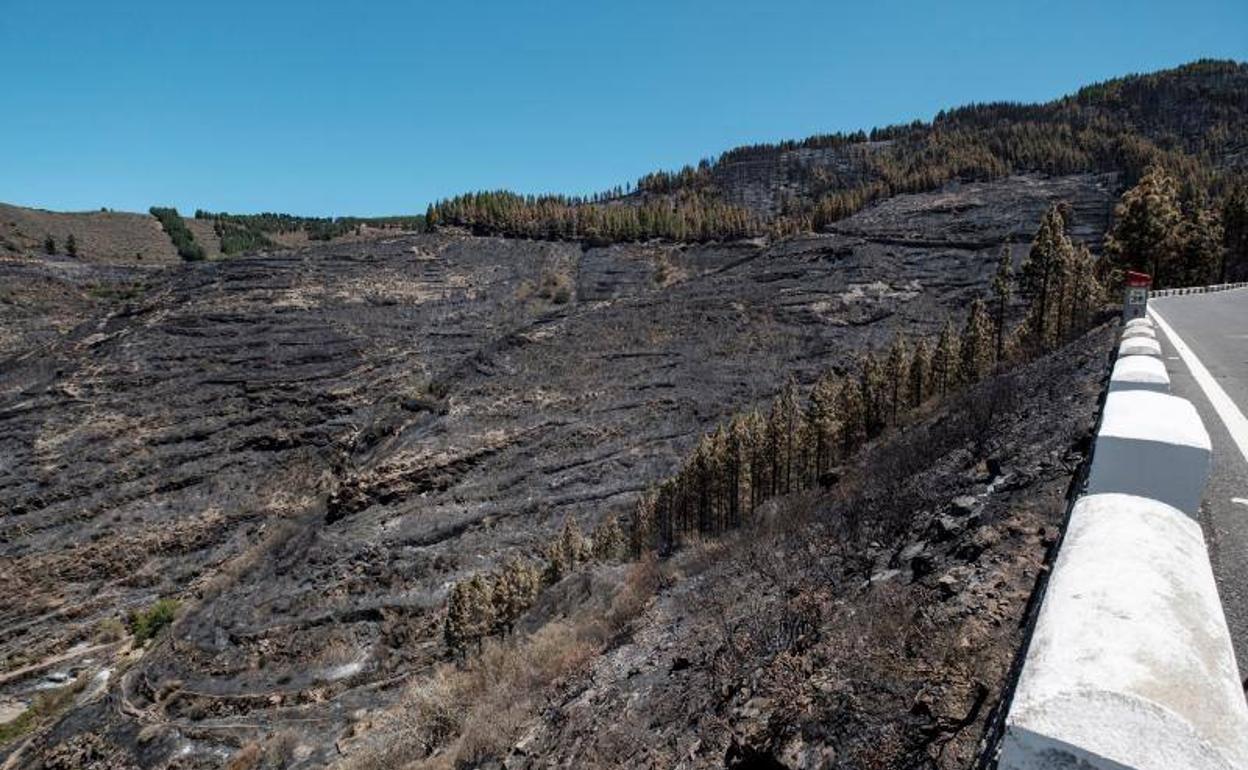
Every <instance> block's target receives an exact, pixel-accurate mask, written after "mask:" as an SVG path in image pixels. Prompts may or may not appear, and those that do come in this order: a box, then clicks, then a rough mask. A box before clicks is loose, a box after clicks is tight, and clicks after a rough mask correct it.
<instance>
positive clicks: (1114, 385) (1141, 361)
mask: <svg viewBox="0 0 1248 770" xmlns="http://www.w3.org/2000/svg"><path fill="white" fill-rule="evenodd" d="M1120 390H1151V391H1154V392H1157V393H1169V392H1170V375H1169V373H1168V372H1166V365H1165V364H1164V363H1162V360H1161V359H1160V358H1153V357H1152V356H1123V357H1122V358H1119V359H1118V361H1117V362H1115V363H1114V371H1113V374H1111V375H1110V376H1109V392H1110V393H1116V392H1118V391H1120Z"/></svg>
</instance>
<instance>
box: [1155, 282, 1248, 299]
mask: <svg viewBox="0 0 1248 770" xmlns="http://www.w3.org/2000/svg"><path fill="white" fill-rule="evenodd" d="M1244 288H1248V281H1241V282H1239V283H1215V284H1213V285H1212V286H1184V287H1181V288H1178V289H1159V290H1157V291H1150V292H1149V293H1148V295H1149V296H1150V297H1175V296H1183V295H1187V294H1209V293H1211V292H1215V291H1230V290H1231V289H1244Z"/></svg>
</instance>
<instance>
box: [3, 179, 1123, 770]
mask: <svg viewBox="0 0 1248 770" xmlns="http://www.w3.org/2000/svg"><path fill="white" fill-rule="evenodd" d="M1113 188H1114V180H1113V178H1112V177H1096V176H1072V177H1059V178H1051V179H1044V178H1039V177H1013V178H1010V179H1006V180H1002V181H997V182H991V183H977V184H963V185H951V186H949V187H947V188H946V189H944V190H942V191H940V192H937V193H931V194H924V195H916V196H900V197H898V198H895V199H893V200H892V201H889V202H888V203H886V204H884V205H880V206H877V207H875V208H871V209H868V210H866V211H864V212H862V213H861V214H860V215H858V216H856V217H853V218H851V219H848V220H845V221H844V222H842V223H840V227H839V230H838V232H837V233H832V234H826V235H817V236H815V235H812V236H804V237H797V238H792V239H788V240H783V241H780V242H777V243H775V244H773V245H768V246H764V245H759V244H752V243H742V244H736V245H730V246H722V245H705V246H686V247H677V246H670V245H652V246H640V245H639V246H613V247H608V248H589V249H583V248H582V247H580V246H579V245H575V244H558V243H538V242H526V241H511V240H502V239H488V238H468V237H462V236H455V235H449V234H442V235H425V236H411V237H404V238H398V239H393V240H387V241H379V242H375V243H358V244H338V245H331V246H326V247H318V248H310V249H306V250H301V251H296V252H290V253H284V254H280V255H273V256H265V257H256V258H248V259H238V260H233V261H229V262H221V263H209V264H197V265H190V266H181V267H178V268H176V269H170V270H166V271H145V272H143V273H141V274H140V273H134V274H130V273H127V272H126V271H125V270H120V272H118V270H119V269H116V268H114V269H111V271H110V272H108V273H107V275H105V274H104V273H100V274H98V275H90V276H86V275H78V274H75V275H73V276H69V277H65V276H61V277H60V278H59V279H58V280H63V281H67V282H68V284H69V285H75V286H79V287H81V286H83V285H86V283H92V282H94V283H92V285H94V284H98V283H105V284H108V285H120V284H129V283H132V282H136V281H141V282H142V284H143V286H144V289H143V291H142V292H139V293H138V294H137V295H131V294H126V295H125V296H121V297H118V298H115V300H114V301H112V302H105V303H104V304H103V305H102V306H101V307H102V308H104V309H107V312H99V311H98V310H94V311H93V310H92V309H91V308H90V307H88V308H86V309H85V310H84V311H83V312H84V313H85V320H82V321H81V323H78V324H77V325H76V326H74V327H73V329H72V331H69V332H68V333H65V334H64V335H63V336H55V335H52V334H51V333H49V332H47V331H46V330H44V331H41V332H40V333H39V335H37V336H36V337H32V338H31V339H38V341H39V344H40V345H41V347H40V348H39V350H38V354H37V355H32V354H31V352H30V349H26V350H14V351H12V352H10V351H8V350H6V351H5V353H4V354H3V357H0V458H2V459H0V556H2V557H3V559H2V560H0V565H2V566H0V595H4V596H6V597H8V601H6V602H5V603H4V605H3V607H2V608H0V628H3V631H2V632H0V658H2V659H3V668H2V669H0V671H3V672H5V673H0V697H2V698H5V699H8V700H10V701H11V702H15V703H19V704H25V703H27V702H29V700H30V698H31V697H32V695H33V694H34V693H35V692H36V691H37V690H36V688H38V687H39V686H40V684H41V682H46V681H50V680H48V679H47V677H48V676H53V677H58V678H59V677H63V676H65V675H68V674H74V675H79V674H82V675H84V676H86V677H88V678H89V677H97V678H96V679H94V680H92V681H94V682H96V683H97V684H98V687H94V686H93V687H92V688H88V689H86V690H85V691H84V692H83V693H82V694H81V695H80V696H79V698H78V700H77V702H76V705H75V706H74V707H73V708H72V709H71V710H70V712H69V714H68V715H67V716H66V717H65V718H64V719H63V720H61V721H60V722H59V723H58V724H57V725H56V726H55V727H54V728H53V729H52V730H51V731H50V732H47V733H42V732H41V733H37V734H36V735H35V736H34V738H33V739H31V740H30V741H29V742H25V743H24V742H22V741H17V742H14V743H10V744H7V745H5V746H4V747H3V748H0V752H5V753H8V754H9V755H10V757H11V758H12V759H13V761H14V763H15V764H16V765H17V766H40V765H41V763H44V762H45V761H47V762H51V763H52V764H47V765H45V766H49V767H50V766H54V765H55V761H62V760H64V761H71V760H72V759H73V758H75V757H76V758H79V759H80V758H81V757H83V756H94V755H95V754H98V755H100V756H104V757H108V758H109V760H108V761H109V762H113V763H114V764H116V765H118V766H120V765H125V764H129V765H133V766H139V767H164V766H177V767H200V766H202V767H215V766H217V765H218V764H220V763H221V761H222V759H223V757H225V756H228V755H230V754H231V753H233V752H235V751H236V750H237V748H238V747H239V746H240V745H242V744H244V743H246V742H247V741H250V740H255V739H259V738H264V737H265V736H269V735H271V734H273V733H274V732H277V731H281V732H282V733H283V734H285V735H288V736H289V740H290V741H291V742H292V745H293V747H294V748H292V749H291V756H292V757H294V758H295V764H296V765H297V766H302V767H312V766H320V765H322V764H325V763H327V762H329V761H330V760H331V759H332V758H334V757H335V756H337V752H338V751H339V749H338V748H336V746H337V745H339V744H340V742H342V741H345V739H346V738H347V737H348V736H349V735H351V734H353V733H354V732H355V731H356V730H357V728H358V725H359V724H360V723H361V722H364V721H366V720H367V715H368V713H369V712H370V711H372V710H377V709H384V708H385V707H386V706H387V705H388V704H390V703H391V702H392V701H393V700H394V699H395V698H397V697H398V696H399V693H400V692H401V688H402V686H403V685H404V684H405V683H407V682H410V681H412V680H413V678H418V677H419V676H421V675H422V674H423V673H425V672H427V671H428V670H429V667H430V665H431V664H433V663H434V662H435V661H436V660H439V659H441V657H442V656H443V651H442V647H441V642H440V629H439V627H438V622H439V614H438V609H439V608H440V606H441V603H442V601H443V599H444V596H445V591H446V589H447V586H448V585H449V583H450V581H453V580H455V579H458V578H460V577H462V576H464V575H466V574H468V573H469V572H472V571H475V570H479V569H482V568H485V567H489V566H490V565H492V564H494V563H496V561H497V560H498V559H499V558H501V557H502V556H504V555H505V554H508V553H514V552H524V551H526V550H535V549H537V548H539V547H540V546H541V545H542V543H543V542H544V541H545V540H546V538H547V537H548V536H549V534H550V533H551V532H552V531H553V530H554V528H555V527H557V526H558V525H559V523H560V522H561V521H562V520H563V518H564V517H565V516H573V517H576V518H577V519H579V520H581V521H582V522H585V523H589V522H592V521H593V520H595V519H596V518H598V517H599V516H601V515H602V514H604V513H607V512H621V511H623V510H625V509H626V507H627V506H628V504H629V503H630V501H631V499H632V496H633V495H635V494H636V492H637V491H639V490H641V489H643V488H644V487H645V486H646V485H648V484H649V483H651V482H652V481H654V480H656V479H658V478H660V477H662V476H664V475H666V474H668V473H670V472H671V471H672V470H673V468H674V466H675V463H676V460H677V458H678V457H679V456H680V455H681V454H682V453H683V452H684V451H685V450H687V449H688V448H689V447H690V446H691V445H692V444H693V442H694V441H695V440H696V438H697V437H698V436H699V435H700V434H701V432H703V431H704V430H706V429H707V428H709V427H710V426H712V425H713V423H714V422H715V421H716V420H717V419H719V418H721V417H722V416H724V415H727V414H729V413H731V412H733V411H735V410H737V409H740V408H742V407H746V406H749V405H751V404H754V403H757V402H759V401H760V400H761V399H764V398H767V397H770V396H771V395H772V394H773V393H774V392H775V391H776V390H777V389H778V388H779V387H780V386H781V384H782V383H783V381H784V379H785V378H786V377H787V376H789V375H790V374H792V375H795V376H797V377H798V378H799V380H802V381H804V382H809V381H810V380H811V379H812V378H813V376H814V374H815V373H816V372H817V371H819V370H822V369H825V368H827V367H829V366H843V367H847V366H848V365H849V364H850V363H851V361H852V360H853V359H854V358H855V356H856V355H858V354H859V353H860V352H861V351H862V350H863V349H864V347H867V346H881V345H883V344H884V343H885V342H886V341H887V340H888V339H889V338H890V337H891V335H892V334H893V333H894V332H896V331H905V332H912V333H931V332H933V331H935V330H936V328H937V327H938V326H939V325H940V324H941V323H943V321H944V320H945V319H946V317H948V316H954V317H958V318H960V317H961V316H962V314H963V313H964V309H965V306H966V304H967V303H968V301H969V300H970V299H971V298H972V297H974V296H975V295H976V294H978V293H980V292H982V291H983V290H984V288H985V287H986V285H987V280H988V276H989V274H990V272H991V269H992V265H993V262H994V261H995V259H996V255H997V251H998V248H999V245H1000V243H1001V242H1002V241H1003V240H1007V239H1009V240H1013V241H1015V242H1022V241H1024V240H1025V239H1026V237H1027V235H1028V234H1029V233H1031V232H1033V231H1034V229H1035V226H1036V224H1037V222H1038V221H1039V219H1040V216H1041V214H1042V213H1043V211H1044V209H1045V207H1046V206H1048V205H1049V204H1050V203H1052V202H1055V201H1057V200H1067V201H1071V202H1072V203H1073V204H1074V209H1075V212H1076V226H1077V227H1079V228H1084V229H1086V232H1088V233H1099V232H1103V231H1104V229H1105V226H1106V224H1107V220H1108V216H1109V211H1110V209H1111V206H1112V201H1113V193H1114V192H1115V190H1114V189H1113ZM6 271H7V274H8V275H9V276H12V277H13V279H14V280H15V281H16V282H18V283H21V282H23V281H25V280H31V281H34V280H37V279H38V277H39V276H41V275H43V271H45V268H44V266H42V265H41V264H39V263H38V262H31V261H21V262H14V263H11V264H6ZM33 296H36V297H37V296H42V295H39V294H38V292H36V293H35V294H34V295H33ZM48 296H49V298H50V299H51V298H52V296H53V295H48ZM0 312H4V313H6V314H8V313H10V312H11V308H10V307H9V306H7V305H0ZM6 320H7V319H6ZM161 596H165V597H177V598H179V599H180V600H181V602H182V607H181V610H180V618H179V620H178V621H177V623H176V624H175V625H174V627H173V628H172V630H171V631H170V632H169V634H168V636H167V637H166V638H165V641H163V642H161V643H158V644H157V645H156V646H155V647H154V648H152V649H149V650H148V651H147V652H145V653H144V654H143V655H142V656H141V657H138V656H135V655H129V654H125V655H123V653H124V651H125V649H126V646H127V645H126V643H125V642H120V643H116V642H113V641H110V639H111V637H109V636H108V635H107V634H105V633H103V630H104V629H106V628H107V627H108V624H109V622H110V620H113V619H116V618H119V617H121V616H123V615H124V614H125V613H126V612H127V611H129V610H131V609H135V608H141V607H145V606H148V605H149V604H150V603H151V602H153V601H154V600H155V599H156V598H157V597H161ZM118 656H121V657H118ZM88 736H91V737H88ZM15 752H16V753H15ZM75 752H77V753H75ZM84 752H86V753H85V754H84ZM0 756H3V754H0ZM66 757H69V758H71V759H70V760H66V759H65V758H66ZM57 758H59V759H57ZM175 758H176V760H175ZM75 761H76V760H75ZM171 762H172V764H170V763H171Z"/></svg>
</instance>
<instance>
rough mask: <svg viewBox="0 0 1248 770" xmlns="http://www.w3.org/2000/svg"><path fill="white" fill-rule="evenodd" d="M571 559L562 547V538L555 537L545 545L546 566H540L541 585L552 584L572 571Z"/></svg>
mask: <svg viewBox="0 0 1248 770" xmlns="http://www.w3.org/2000/svg"><path fill="white" fill-rule="evenodd" d="M573 566H574V565H573V563H572V559H571V558H570V557H569V555H568V553H567V552H566V550H565V549H564V545H563V538H562V537H557V538H555V540H554V542H552V543H550V544H549V545H547V546H546V566H544V567H543V568H542V585H547V586H553V585H554V584H555V583H558V582H559V581H560V580H563V578H564V577H565V576H566V575H567V574H568V573H569V572H571V571H572V567H573Z"/></svg>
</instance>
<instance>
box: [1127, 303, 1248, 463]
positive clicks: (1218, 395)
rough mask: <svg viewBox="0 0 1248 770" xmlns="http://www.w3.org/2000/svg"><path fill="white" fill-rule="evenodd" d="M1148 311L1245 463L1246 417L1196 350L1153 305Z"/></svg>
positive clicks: (1247, 449)
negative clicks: (1197, 354)
mask: <svg viewBox="0 0 1248 770" xmlns="http://www.w3.org/2000/svg"><path fill="white" fill-rule="evenodd" d="M1148 314H1149V315H1151V316H1152V317H1153V320H1154V321H1156V322H1157V325H1158V326H1160V327H1161V330H1162V331H1163V332H1165V333H1166V337H1168V338H1169V339H1170V344H1171V345H1174V349H1175V351H1176V352H1178V354H1179V357H1180V358H1182V359H1183V363H1185V364H1187V369H1188V371H1190V372H1191V373H1192V377H1194V378H1195V379H1196V383H1197V384H1198V385H1200V389H1201V390H1203V391H1204V392H1205V397H1206V398H1208V399H1209V403H1210V404H1212V405H1213V411H1215V412H1217V413H1218V417H1220V418H1222V424H1223V425H1225V426H1226V430H1227V432H1228V433H1230V434H1231V440H1232V441H1234V442H1235V446H1237V447H1239V453H1240V454H1242V455H1243V456H1244V462H1248V418H1245V417H1244V413H1243V412H1241V411H1239V407H1237V406H1235V402H1234V401H1232V400H1231V397H1230V396H1228V395H1226V391H1225V390H1222V386H1221V385H1219V384H1218V381H1217V380H1215V379H1214V378H1213V375H1212V374H1210V373H1209V370H1208V369H1206V368H1205V365H1204V364H1202V363H1201V362H1200V359H1199V358H1197V357H1196V353H1194V352H1193V351H1192V349H1191V348H1189V347H1188V346H1187V343H1186V342H1184V341H1183V339H1182V338H1181V337H1179V335H1178V334H1176V333H1175V331H1174V329H1172V328H1171V327H1170V324H1168V323H1166V319H1164V318H1162V317H1161V313H1158V312H1157V311H1156V310H1155V309H1154V308H1151V307H1150V308H1149V309H1148Z"/></svg>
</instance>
